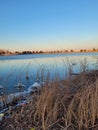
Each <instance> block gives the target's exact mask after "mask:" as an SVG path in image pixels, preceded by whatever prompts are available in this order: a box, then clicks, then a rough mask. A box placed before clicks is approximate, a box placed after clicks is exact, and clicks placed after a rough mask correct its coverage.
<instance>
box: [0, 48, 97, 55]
mask: <svg viewBox="0 0 98 130" xmlns="http://www.w3.org/2000/svg"><path fill="white" fill-rule="evenodd" d="M70 52H71V53H72V52H98V48H93V49H91V50H87V49H80V50H73V49H70V50H64V49H63V50H55V51H22V52H20V51H15V52H11V51H9V50H3V49H0V55H16V54H17V55H25V54H42V53H44V54H45V53H52V54H53V53H70Z"/></svg>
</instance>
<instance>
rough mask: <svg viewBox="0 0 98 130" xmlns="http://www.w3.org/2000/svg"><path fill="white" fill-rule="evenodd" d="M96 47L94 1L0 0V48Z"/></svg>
mask: <svg viewBox="0 0 98 130" xmlns="http://www.w3.org/2000/svg"><path fill="white" fill-rule="evenodd" d="M93 47H95V48H98V0H0V48H1V49H9V50H11V51H13V50H19V51H22V50H57V49H58V50H63V49H81V48H82V49H84V48H86V49H90V48H93Z"/></svg>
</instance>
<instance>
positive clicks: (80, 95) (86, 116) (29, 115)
mask: <svg viewBox="0 0 98 130" xmlns="http://www.w3.org/2000/svg"><path fill="white" fill-rule="evenodd" d="M33 96H34V98H31V99H30V100H29V102H28V104H27V105H23V106H22V107H21V108H20V107H19V108H17V109H15V110H13V111H10V112H9V113H6V114H10V117H8V116H5V117H4V118H3V120H2V122H0V130H97V129H98V70H96V71H92V72H83V73H81V74H80V75H77V76H75V77H74V78H68V79H66V80H63V81H61V80H60V79H55V80H54V81H52V82H51V83H50V82H47V83H45V85H44V87H43V88H42V89H41V90H40V94H39V93H37V94H35V95H33ZM33 128H34V129H33Z"/></svg>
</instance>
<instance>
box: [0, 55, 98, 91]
mask: <svg viewBox="0 0 98 130" xmlns="http://www.w3.org/2000/svg"><path fill="white" fill-rule="evenodd" d="M84 59H85V61H86V63H87V64H86V65H87V68H88V69H94V68H95V67H97V65H98V64H95V63H96V61H97V60H98V53H71V54H33V55H14V56H0V84H1V85H3V86H5V88H6V89H5V90H6V92H14V91H15V90H14V87H13V86H14V85H15V84H17V83H18V82H22V83H24V84H26V87H29V86H30V85H31V84H33V83H34V81H35V80H36V78H37V76H39V75H40V78H43V74H44V75H48V76H50V78H54V77H55V76H60V78H61V79H64V78H66V76H67V73H68V66H69V65H72V67H73V71H74V73H79V72H80V71H81V67H80V64H82V63H83V61H84ZM27 77H28V78H27ZM43 80H44V79H43Z"/></svg>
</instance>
